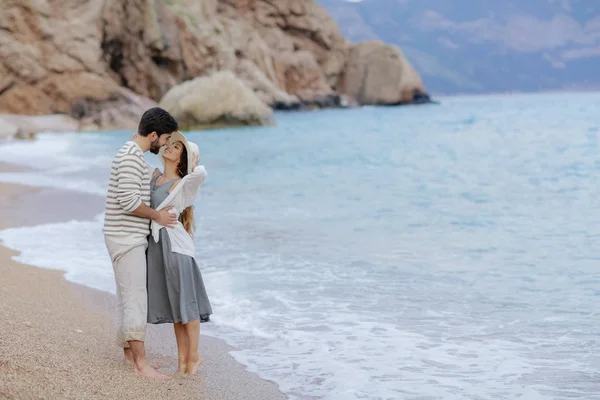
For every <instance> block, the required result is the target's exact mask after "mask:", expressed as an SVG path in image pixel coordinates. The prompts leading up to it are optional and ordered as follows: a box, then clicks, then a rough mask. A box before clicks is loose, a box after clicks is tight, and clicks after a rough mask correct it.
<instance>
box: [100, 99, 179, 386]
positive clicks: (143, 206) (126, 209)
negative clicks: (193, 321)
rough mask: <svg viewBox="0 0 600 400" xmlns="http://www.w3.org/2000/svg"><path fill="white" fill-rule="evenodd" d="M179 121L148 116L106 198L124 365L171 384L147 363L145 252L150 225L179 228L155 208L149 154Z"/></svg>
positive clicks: (117, 161) (158, 112)
mask: <svg viewBox="0 0 600 400" xmlns="http://www.w3.org/2000/svg"><path fill="white" fill-rule="evenodd" d="M178 129H179V125H178V124H177V121H175V119H174V118H173V117H172V116H171V114H169V113H168V112H167V111H165V110H163V109H162V108H159V107H155V108H151V109H149V110H148V111H146V112H145V113H144V115H143V116H142V119H141V120H140V124H139V127H138V132H137V135H135V136H134V138H133V139H132V140H130V141H128V142H127V143H125V145H124V146H123V147H121V149H120V150H119V151H118V152H117V155H116V156H115V158H114V159H113V162H112V168H111V172H110V182H109V184H108V193H107V196H106V214H105V217H104V229H103V232H104V239H105V243H106V248H107V249H108V253H109V255H110V258H111V261H112V264H113V270H114V273H115V282H116V286H117V325H118V327H117V329H118V330H117V341H118V343H119V345H120V346H121V347H123V351H124V355H125V361H126V362H127V363H129V364H131V365H133V366H134V367H135V369H136V370H137V371H138V372H140V373H142V374H143V375H146V376H149V377H152V378H157V379H168V377H167V376H166V375H163V374H161V373H160V372H158V371H157V370H156V369H155V368H154V367H152V366H151V365H150V364H149V363H148V361H147V360H146V353H145V348H144V340H145V336H146V318H147V313H148V310H147V308H148V300H147V293H146V248H147V246H148V239H147V236H148V235H149V233H150V220H153V221H156V222H158V223H159V224H160V225H163V226H168V227H174V226H175V224H176V223H177V217H176V216H175V215H174V214H172V213H170V212H169V210H162V211H156V210H153V209H152V208H150V207H149V204H150V179H151V175H152V173H151V170H150V167H149V165H148V164H147V163H146V161H145V160H144V153H145V152H146V151H148V150H149V151H151V152H152V153H154V154H157V153H158V151H159V150H160V148H161V147H162V146H164V145H165V144H167V141H168V140H169V138H170V137H171V134H172V133H173V132H175V131H177V130H178Z"/></svg>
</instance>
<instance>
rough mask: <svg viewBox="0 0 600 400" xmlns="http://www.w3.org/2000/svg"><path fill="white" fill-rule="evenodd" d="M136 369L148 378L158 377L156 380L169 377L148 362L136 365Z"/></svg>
mask: <svg viewBox="0 0 600 400" xmlns="http://www.w3.org/2000/svg"><path fill="white" fill-rule="evenodd" d="M135 369H136V371H137V372H139V373H140V374H142V375H144V376H147V377H148V378H152V379H158V380H168V379H171V377H170V376H168V375H165V374H161V373H160V372H158V371H157V370H156V369H154V368H152V366H151V365H150V364H148V363H146V364H144V365H142V366H136V368H135Z"/></svg>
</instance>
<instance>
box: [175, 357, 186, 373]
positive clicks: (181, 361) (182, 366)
mask: <svg viewBox="0 0 600 400" xmlns="http://www.w3.org/2000/svg"><path fill="white" fill-rule="evenodd" d="M186 366H187V360H186V359H185V358H180V359H179V366H178V368H177V373H179V374H185V368H186Z"/></svg>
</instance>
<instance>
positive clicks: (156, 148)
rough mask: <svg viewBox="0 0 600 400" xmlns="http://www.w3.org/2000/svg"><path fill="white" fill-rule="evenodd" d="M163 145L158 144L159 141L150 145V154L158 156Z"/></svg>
mask: <svg viewBox="0 0 600 400" xmlns="http://www.w3.org/2000/svg"><path fill="white" fill-rule="evenodd" d="M160 148H161V145H160V144H159V143H158V139H156V140H155V141H153V142H152V143H150V153H152V154H158V152H159V151H160Z"/></svg>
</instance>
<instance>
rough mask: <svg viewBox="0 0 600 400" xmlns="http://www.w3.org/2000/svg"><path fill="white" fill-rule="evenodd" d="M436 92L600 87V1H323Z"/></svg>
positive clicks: (347, 30) (347, 28) (346, 26)
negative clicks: (387, 46) (389, 48)
mask: <svg viewBox="0 0 600 400" xmlns="http://www.w3.org/2000/svg"><path fill="white" fill-rule="evenodd" d="M319 1H320V2H321V4H323V5H324V6H325V7H326V8H327V9H328V10H329V11H330V13H331V14H332V15H333V17H334V18H335V19H336V20H337V21H338V23H339V24H340V27H341V29H342V32H343V33H344V34H345V35H346V36H347V37H349V38H350V39H351V40H353V41H358V40H365V39H380V40H383V41H385V42H390V43H393V44H396V45H398V46H399V47H400V48H401V49H402V51H403V52H404V53H405V55H406V56H407V58H408V59H409V61H410V62H412V63H413V65H414V66H415V68H416V69H417V71H418V72H419V73H420V74H421V76H422V78H423V81H424V83H425V85H426V86H427V88H428V90H429V91H430V92H432V93H434V94H436V93H438V94H439V93H460V92H467V93H473V92H475V93H477V92H479V93H482V92H505V91H540V90H561V89H577V90H588V89H600V0H362V1H361V0H319Z"/></svg>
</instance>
